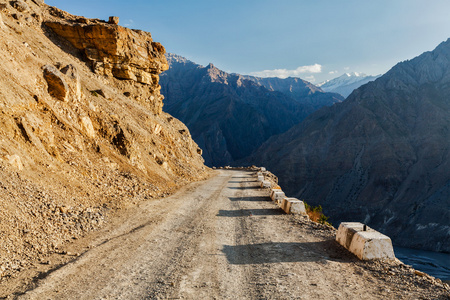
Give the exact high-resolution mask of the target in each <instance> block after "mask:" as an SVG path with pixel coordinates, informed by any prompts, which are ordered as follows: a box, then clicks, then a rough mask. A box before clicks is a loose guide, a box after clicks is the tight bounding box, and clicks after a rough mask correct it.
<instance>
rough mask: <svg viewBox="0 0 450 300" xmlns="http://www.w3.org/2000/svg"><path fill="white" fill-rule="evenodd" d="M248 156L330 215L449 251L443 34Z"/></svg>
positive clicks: (448, 109)
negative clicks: (426, 49) (435, 44)
mask: <svg viewBox="0 0 450 300" xmlns="http://www.w3.org/2000/svg"><path fill="white" fill-rule="evenodd" d="M247 162H248V163H258V164H261V165H264V166H266V167H267V168H268V169H269V170H271V171H272V172H274V173H275V174H276V175H277V176H278V177H279V181H280V184H281V186H283V187H284V188H285V189H286V191H287V193H288V194H290V195H292V196H296V197H298V198H300V199H304V200H305V201H306V202H308V203H310V204H313V205H318V204H320V205H322V206H323V208H324V212H325V214H327V215H329V216H331V221H332V222H333V223H334V224H338V223H339V222H340V221H343V220H345V221H361V222H364V223H367V224H368V225H369V226H371V227H374V228H376V229H378V230H380V231H382V232H383V233H385V234H387V235H389V236H390V237H391V238H392V239H393V240H394V242H395V243H396V244H397V245H402V246H407V247H412V248H421V249H429V250H433V251H445V252H450V226H449V225H450V224H449V220H450V39H449V40H447V41H446V42H443V43H441V44H440V45H439V46H438V47H437V48H436V49H435V50H433V51H431V52H426V53H423V54H422V55H420V56H418V57H416V58H414V59H412V60H408V61H404V62H401V63H398V64H397V65H396V66H394V67H393V68H392V69H391V70H390V71H389V72H387V73H386V74H385V75H383V76H381V77H380V78H378V79H376V80H375V81H372V82H369V83H367V84H365V85H363V86H361V87H360V88H358V89H357V90H355V91H354V92H353V93H352V94H351V95H350V96H349V97H348V98H347V99H346V100H345V101H343V102H342V103H338V104H335V105H333V106H331V107H325V108H322V109H319V110H318V111H316V112H315V113H313V114H311V115H310V116H308V117H307V118H306V119H305V120H304V121H303V122H302V123H300V124H298V125H296V126H294V127H293V128H291V129H290V130H289V131H287V132H285V133H283V134H280V135H278V136H275V137H272V138H270V139H269V140H268V141H266V142H265V143H264V144H263V145H262V146H261V147H260V148H259V149H258V150H257V151H256V153H255V154H254V155H253V156H252V157H251V158H249V159H247Z"/></svg>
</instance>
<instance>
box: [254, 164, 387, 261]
mask: <svg viewBox="0 0 450 300" xmlns="http://www.w3.org/2000/svg"><path fill="white" fill-rule="evenodd" d="M265 171H266V169H265V168H261V169H260V171H259V172H258V173H257V176H258V181H259V182H260V184H261V188H268V189H270V190H271V191H270V199H272V201H273V202H275V203H276V204H278V206H279V207H280V208H281V209H282V210H284V211H285V212H286V213H287V214H302V215H307V214H306V209H305V204H304V203H303V201H300V200H298V199H296V198H289V197H286V195H285V194H284V192H283V191H282V190H281V188H280V187H279V186H272V183H271V182H270V181H268V180H265V179H264V173H263V172H265ZM336 241H337V242H338V243H339V244H341V245H342V246H343V247H345V248H346V249H347V250H348V251H350V252H352V253H353V254H355V255H356V256H357V257H358V258H359V259H361V260H372V259H395V255H394V248H393V247H392V241H391V239H390V238H389V237H388V236H386V235H384V234H382V233H380V232H378V231H376V230H374V229H372V228H370V227H368V226H366V225H365V224H362V223H359V222H342V223H341V224H340V225H339V229H338V232H337V234H336Z"/></svg>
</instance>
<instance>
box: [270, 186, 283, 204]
mask: <svg viewBox="0 0 450 300" xmlns="http://www.w3.org/2000/svg"><path fill="white" fill-rule="evenodd" d="M284 197H286V195H285V194H284V192H283V191H282V190H275V189H273V190H272V196H271V199H272V201H273V202H275V203H278V200H280V201H282V200H283V199H284Z"/></svg>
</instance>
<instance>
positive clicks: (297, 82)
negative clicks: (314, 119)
mask: <svg viewBox="0 0 450 300" xmlns="http://www.w3.org/2000/svg"><path fill="white" fill-rule="evenodd" d="M244 78H246V79H249V80H251V81H254V82H256V83H258V84H259V85H261V86H264V87H265V88H266V89H268V90H269V91H277V92H281V93H283V94H286V95H288V96H290V97H292V98H293V99H294V100H296V101H298V102H299V103H302V104H304V105H306V106H308V107H310V108H312V109H313V110H317V109H319V108H321V107H323V106H331V105H333V104H335V103H339V102H342V101H343V100H344V97H342V96H341V95H340V94H338V93H335V92H332V93H324V91H323V90H322V89H321V88H320V87H317V86H315V85H314V84H312V83H310V82H308V81H306V80H303V79H301V78H296V77H288V78H285V79H282V78H278V77H269V78H261V77H253V76H247V75H244ZM327 92H328V91H327Z"/></svg>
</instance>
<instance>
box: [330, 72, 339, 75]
mask: <svg viewBox="0 0 450 300" xmlns="http://www.w3.org/2000/svg"><path fill="white" fill-rule="evenodd" d="M337 72H338V71H330V72H328V74H331V75H333V74H336V73H337Z"/></svg>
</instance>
